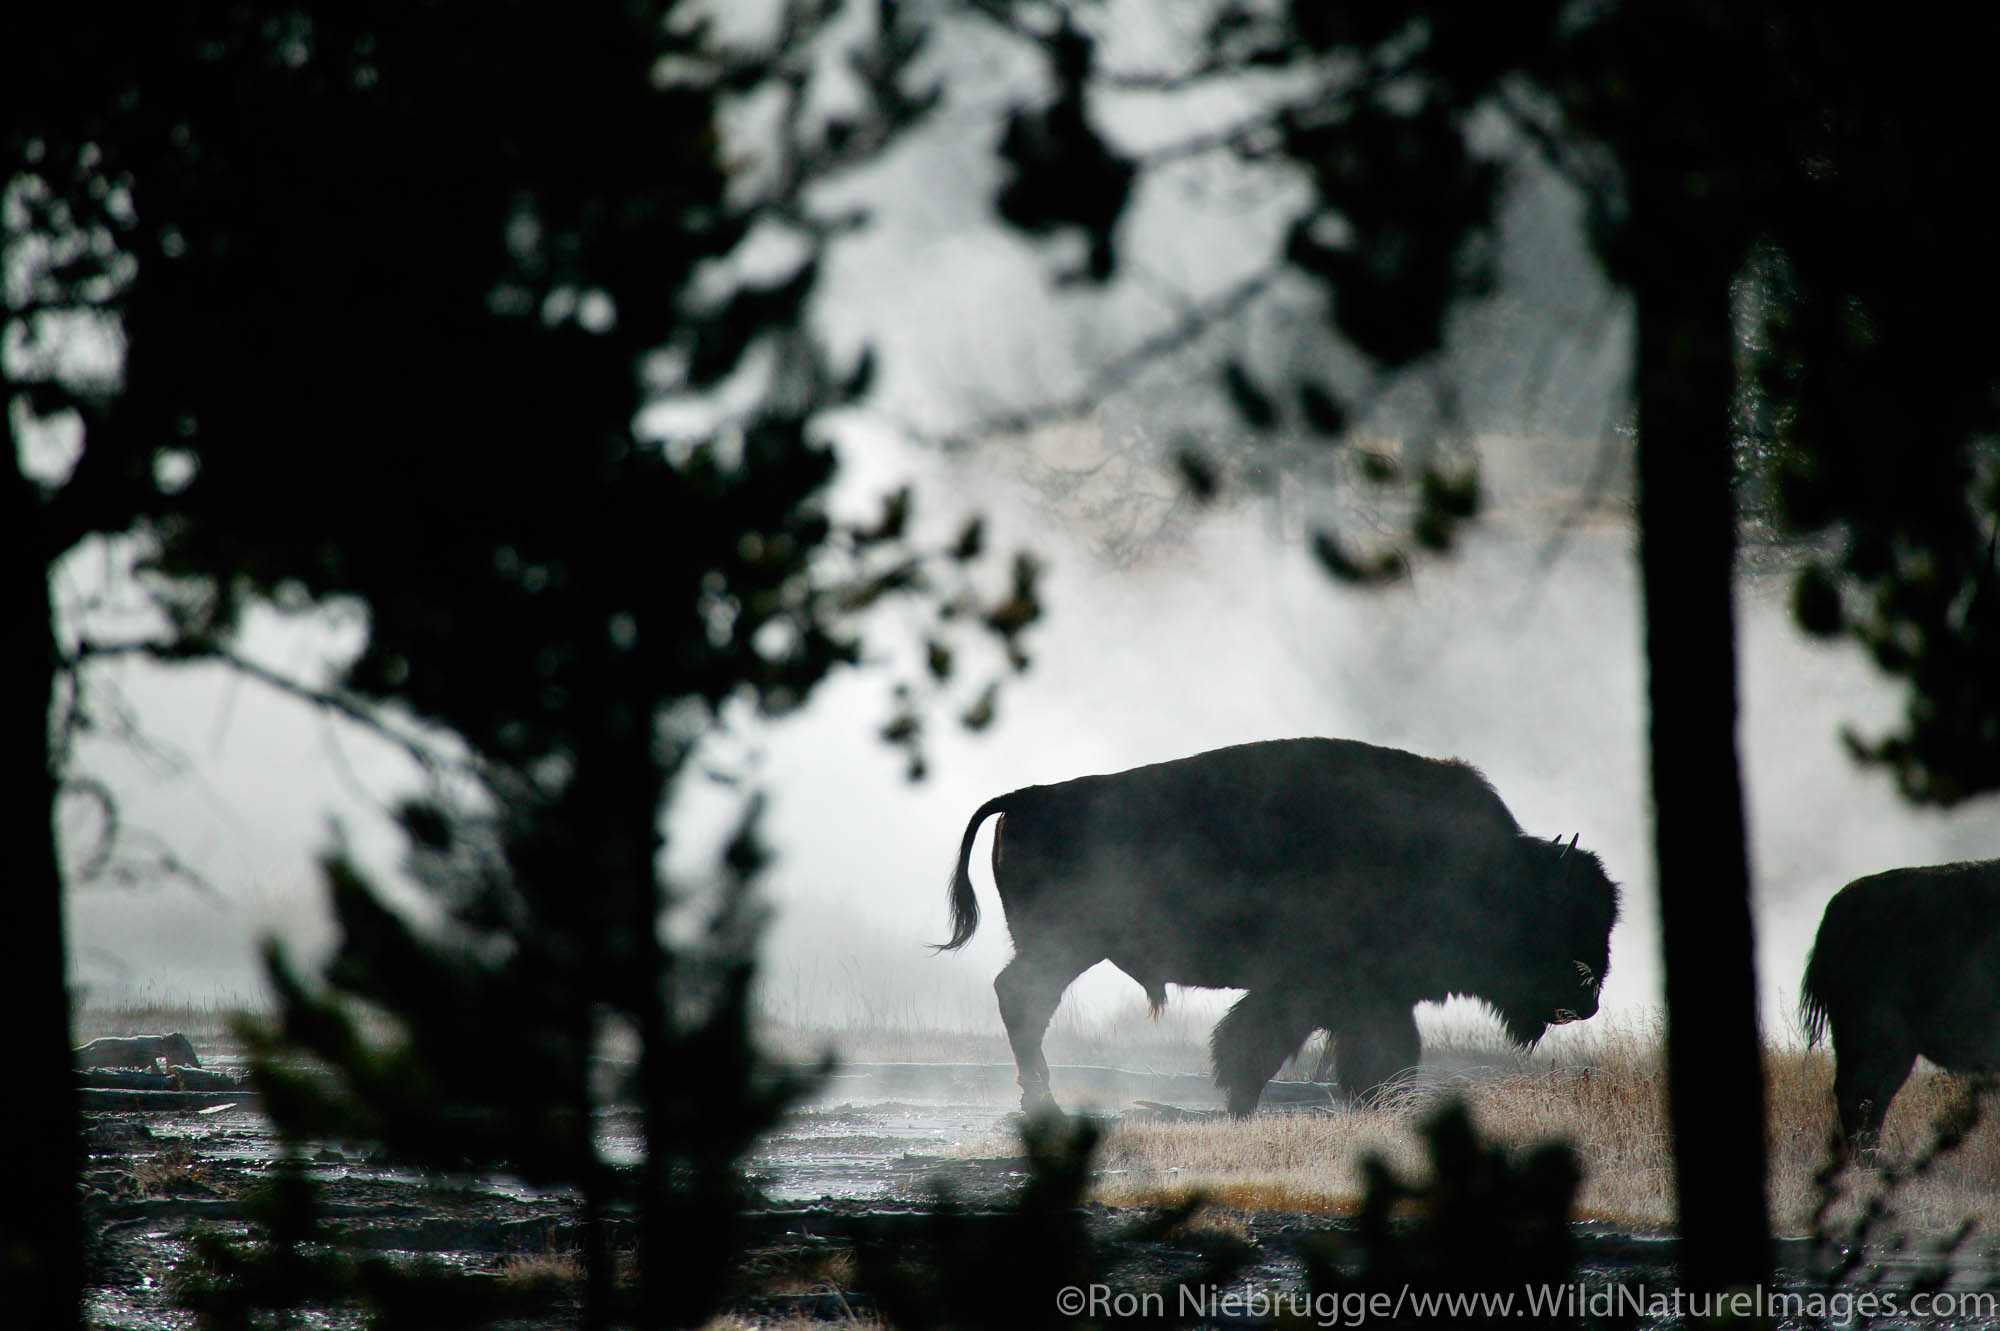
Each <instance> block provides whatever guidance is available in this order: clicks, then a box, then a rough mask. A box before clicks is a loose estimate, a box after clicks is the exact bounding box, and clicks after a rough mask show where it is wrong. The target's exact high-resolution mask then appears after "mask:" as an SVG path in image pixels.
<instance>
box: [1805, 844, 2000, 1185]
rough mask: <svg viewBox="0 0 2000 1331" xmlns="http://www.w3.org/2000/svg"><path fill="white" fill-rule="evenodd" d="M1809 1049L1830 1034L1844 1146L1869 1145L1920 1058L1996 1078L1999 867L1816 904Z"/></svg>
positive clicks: (1921, 874)
mask: <svg viewBox="0 0 2000 1331" xmlns="http://www.w3.org/2000/svg"><path fill="white" fill-rule="evenodd" d="M1799 1016H1800V1018H1801V1020H1802V1021H1803V1023H1804V1025H1805V1029H1806V1040H1807V1042H1808V1043H1809V1044H1815V1045H1816V1044H1818V1043H1819V1042H1820V1040H1821V1039H1823V1038H1824V1037H1825V1036H1826V1035H1827V1034H1828V1032H1829V1031H1831V1033H1832V1036H1833V1097H1834V1104H1835V1105H1836V1107H1837V1108H1838V1109H1839V1112H1840V1131H1841V1137H1842V1142H1843V1145H1844V1147H1846V1148H1850V1149H1855V1150H1863V1151H1865V1150H1868V1149H1871V1148H1872V1147H1873V1146H1874V1145H1875V1143H1876V1134H1877V1133H1878V1132H1879V1131H1880V1130H1881V1127H1882V1119H1883V1116H1884V1115H1886V1114H1887V1113H1888V1112H1889V1102H1890V1101H1891V1100H1893V1099H1895V1098H1896V1092H1897V1090H1898V1089H1899V1088H1900V1087H1901V1086H1902V1084H1903V1082H1904V1081H1905V1080H1906V1079H1907V1078H1908V1077H1909V1075H1910V1068H1911V1067H1912V1065H1914V1064H1915V1063H1916V1061H1917V1055H1918V1054H1922V1055H1923V1056H1924V1057H1925V1058H1928V1059H1929V1060H1930V1061H1931V1062H1933V1063H1935V1064H1937V1065H1938V1066H1939V1067H1941V1068H1944V1069H1946V1070H1947V1071H1951V1072H1958V1073H1966V1074H1971V1075H1975V1076H1980V1075H1983V1076H1992V1075H1994V1074H1996V1073H2000V860H1986V861H1983V862H1981V863H1976V864H1938V865H1930V866H1926V867H1922V868H1915V869H1891V870H1889V871H1888V872H1887V873H1878V874H1871V875H1870V876H1868V877H1866V878H1857V879H1855V880H1854V881H1853V882H1851V883H1849V884H1848V885H1847V886H1846V887H1843V888H1841V889H1840V891H1838V892H1836V893H1834V896H1833V900H1831V901H1829V902H1827V904H1826V914H1825V915H1824V916H1823V917H1822V918H1821V919H1820V924H1819V934H1818V936H1817V937H1816V938H1815V939H1814V940H1813V950H1812V955H1811V957H1809V958H1808V959H1807V961H1806V973H1805V979H1804V981H1803V982H1802V983H1801V984H1800V986H1799Z"/></svg>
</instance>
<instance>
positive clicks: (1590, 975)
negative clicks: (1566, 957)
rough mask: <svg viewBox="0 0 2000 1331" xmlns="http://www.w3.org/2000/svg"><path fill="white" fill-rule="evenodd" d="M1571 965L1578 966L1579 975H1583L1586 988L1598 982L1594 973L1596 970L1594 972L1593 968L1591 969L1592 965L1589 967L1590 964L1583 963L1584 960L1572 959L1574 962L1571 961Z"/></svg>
mask: <svg viewBox="0 0 2000 1331" xmlns="http://www.w3.org/2000/svg"><path fill="white" fill-rule="evenodd" d="M1570 965H1572V966H1574V967H1576V973H1577V974H1578V975H1581V976H1582V977H1583V987H1584V988H1586V989H1588V988H1589V987H1590V986H1591V985H1593V984H1596V983H1597V976H1596V974H1595V973H1594V972H1593V971H1592V970H1591V969H1590V967H1588V966H1586V965H1584V964H1583V963H1582V962H1580V961H1572V962H1571V963H1570Z"/></svg>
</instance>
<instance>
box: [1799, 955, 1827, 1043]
mask: <svg viewBox="0 0 2000 1331" xmlns="http://www.w3.org/2000/svg"><path fill="white" fill-rule="evenodd" d="M1826 1021H1827V1015H1826V977H1824V976H1822V975H1821V974H1820V973H1819V949H1818V948H1817V947H1815V948H1814V949H1813V950H1812V955H1811V956H1809V957H1807V958H1806V974H1805V978H1804V979H1803V980H1801V981H1800V982H1799V1024H1800V1025H1801V1026H1802V1027H1804V1028H1805V1033H1806V1048H1808V1049H1810V1048H1812V1047H1814V1046H1815V1045H1817V1044H1818V1043H1819V1042H1820V1041H1821V1040H1824V1039H1825V1038H1826Z"/></svg>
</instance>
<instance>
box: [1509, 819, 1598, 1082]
mask: <svg viewBox="0 0 2000 1331" xmlns="http://www.w3.org/2000/svg"><path fill="white" fill-rule="evenodd" d="M1522 842H1523V845H1522V849H1523V851H1524V856H1523V859H1524V861H1525V863H1526V864H1527V865H1528V866H1529V872H1528V873H1526V874H1525V875H1524V876H1523V880H1522V882H1521V883H1520V885H1519V886H1520V890H1521V891H1522V893H1523V895H1524V896H1525V897H1526V898H1527V899H1526V900H1525V901H1523V902H1521V903H1520V906H1521V908H1520V909H1519V910H1518V912H1517V913H1514V914H1512V916H1511V920H1512V922H1513V923H1514V924H1515V926H1516V930H1515V931H1514V934H1513V937H1512V939H1511V940H1510V941H1511V946H1509V947H1508V948H1507V949H1506V953H1507V955H1506V957H1505V959H1504V961H1503V962H1502V969H1503V972H1504V973H1503V974H1501V975H1499V976H1496V977H1494V979H1493V980H1492V981H1491V982H1490V983H1489V987H1488V989H1487V991H1486V993H1485V994H1484V997H1485V998H1486V1000H1487V1001H1488V1002H1489V1003H1490V1004H1491V1005H1492V1006H1493V1009H1494V1010H1495V1011H1496V1012H1497V1013H1498V1014H1499V1016H1500V1020H1501V1022H1502V1023H1504V1024H1505V1025H1506V1027H1507V1034H1508V1035H1509V1036H1511V1037H1512V1038H1513V1039H1514V1041H1515V1042H1516V1043H1517V1044H1523V1045H1530V1046H1532V1045H1533V1044H1535V1042H1536V1041H1538V1040H1540V1039H1541V1038H1542V1036H1543V1035H1545V1034H1547V1033H1548V1029H1549V1027H1551V1026H1564V1025H1568V1024H1569V1023H1570V1022H1572V1021H1583V1020H1586V1019H1588V1018H1590V1017H1592V1016H1595V1015H1596V1014H1597V999H1598V994H1599V992H1600V991H1601V990H1602V988H1603V986H1604V973H1605V971H1606V970H1607V969H1609V967H1610V964H1611V926H1612V925H1613V924H1615V923H1616V922H1617V919H1618V887H1617V885H1616V884H1615V883H1613V882H1612V881H1611V879H1610V878H1609V877H1607V876H1606V875H1605V872H1604V865H1603V863H1602V862H1601V861H1600V860H1599V859H1598V858H1597V856H1595V855H1593V854H1591V853H1590V852H1589V851H1587V850H1579V849H1578V848H1577V845H1576V840H1575V838H1571V839H1570V840H1569V842H1568V843H1566V844H1565V843H1564V842H1563V840H1562V839H1561V838H1560V837H1558V838H1556V839H1555V840H1553V841H1543V840H1541V839H1540V838H1537V837H1524V838H1522ZM1496 960H1497V959H1496Z"/></svg>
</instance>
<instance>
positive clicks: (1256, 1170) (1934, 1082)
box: [1094, 1022, 2000, 1240]
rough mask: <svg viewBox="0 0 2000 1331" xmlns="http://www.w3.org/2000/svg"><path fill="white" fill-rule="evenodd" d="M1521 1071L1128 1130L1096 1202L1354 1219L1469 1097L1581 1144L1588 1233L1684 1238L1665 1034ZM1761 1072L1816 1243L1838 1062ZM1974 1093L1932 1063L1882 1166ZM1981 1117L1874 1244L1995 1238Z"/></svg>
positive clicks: (1477, 1111) (1773, 1128)
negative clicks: (1349, 1100) (1423, 1123)
mask: <svg viewBox="0 0 2000 1331" xmlns="http://www.w3.org/2000/svg"><path fill="white" fill-rule="evenodd" d="M1429 1052H1430V1053H1431V1054H1432V1055H1433V1056H1435V1055H1436V1054H1437V1053H1438V1052H1439V1051H1438V1050H1436V1049H1432V1050H1430V1051H1429ZM1457 1052H1458V1053H1460V1054H1463V1055H1466V1056H1467V1057H1470V1056H1472V1055H1473V1054H1475V1053H1477V1051H1476V1050H1474V1049H1470V1048H1467V1049H1461V1050H1459V1051H1457ZM1516 1063H1517V1065H1518V1070H1517V1069H1512V1068H1509V1067H1507V1065H1506V1060H1505V1056H1504V1055H1501V1056H1498V1057H1496V1058H1495V1059H1494V1060H1493V1062H1492V1064H1491V1065H1489V1066H1488V1067H1487V1068H1486V1069H1484V1070H1483V1071H1481V1072H1476V1073H1471V1074H1466V1075H1459V1076H1454V1077H1448V1078H1444V1079H1442V1080H1439V1079H1437V1078H1435V1077H1434V1076H1432V1077H1427V1079H1426V1084H1425V1085H1423V1086H1421V1087H1418V1088H1414V1089H1410V1090H1406V1091H1405V1092H1403V1093H1402V1094H1400V1095H1398V1096H1395V1097H1392V1098H1391V1099H1390V1101H1389V1102H1388V1103H1386V1104H1384V1105H1382V1106H1380V1107H1376V1108H1371V1109H1356V1110H1347V1111H1342V1112H1326V1111H1316V1112H1310V1113H1291V1114H1286V1113H1273V1112H1269V1111H1267V1112H1265V1113H1263V1114H1259V1115H1258V1116H1256V1117H1254V1118H1252V1119H1250V1120H1248V1121H1247V1122H1240V1123H1239V1122H1233V1121H1230V1120H1225V1119H1207V1120H1199V1121H1193V1122H1177V1123H1172V1122H1170V1123H1160V1122H1138V1121H1128V1122H1125V1123H1121V1124H1118V1125H1117V1126H1115V1127H1114V1128H1113V1129H1112V1130H1111V1131H1110V1132H1109V1133H1108V1134H1107V1137H1106V1140H1105V1143H1104V1147H1103V1150H1102V1152H1101V1154H1100V1161H1099V1163H1100V1166H1101V1170H1102V1173H1101V1178H1100V1181H1099V1183H1098V1186H1097V1189H1096V1191H1095V1193H1094V1196H1095V1199H1096V1200H1099V1201H1103V1202H1105V1203H1108V1204H1112V1205H1132V1204H1138V1203H1157V1202H1165V1201H1175V1200H1180V1199H1183V1198H1186V1197H1188V1196H1190V1195H1192V1194H1195V1193H1201V1194H1203V1195H1206V1196H1208V1197H1210V1198H1211V1199H1212V1200H1214V1201H1215V1202H1216V1203H1217V1204H1218V1205H1223V1206H1229V1207H1236V1208H1241V1209H1245V1210H1285V1211H1308V1212H1342V1211H1346V1210H1349V1209H1351V1208H1352V1207H1353V1206H1354V1205H1355V1203H1356V1202H1357V1201H1358V1200H1359V1197H1360V1191H1361V1179H1360V1173H1359V1168H1358V1166H1359V1162H1360V1160H1361V1159H1362V1157H1363V1156H1364V1155H1365V1154H1369V1153H1374V1154H1379V1155H1382V1156H1385V1157H1386V1158H1387V1159H1388V1160H1389V1161H1390V1163H1391V1164H1392V1165H1394V1166H1395V1167H1396V1168H1397V1169H1398V1170H1400V1171H1402V1172H1404V1173H1405V1174H1408V1175H1411V1176H1418V1175H1420V1173H1421V1171H1422V1170H1423V1169H1424V1162H1423V1156H1422V1152H1421V1151H1420V1150H1419V1148H1418V1143H1417V1140H1416V1136H1415V1131H1416V1126H1417V1123H1418V1121H1419V1119H1420V1117H1421V1113H1422V1109H1423V1107H1424V1106H1426V1105H1428V1104H1429V1103H1431V1102H1433V1101H1434V1100H1435V1099H1436V1097H1437V1096H1439V1095H1442V1094H1446V1093H1452V1094H1458V1095H1461V1096H1463V1097H1464V1099H1465V1100H1466V1102H1467V1104H1468V1105H1469V1106H1470V1108H1471V1110H1472V1115H1473V1120H1474V1122H1475V1124H1476V1125H1477V1126H1478V1128H1479V1130H1480V1132H1481V1133H1482V1134H1484V1135H1486V1136H1488V1137H1489V1138H1491V1139H1493V1140H1496V1141H1499V1142H1503V1143H1507V1144H1510V1145H1514V1146H1518V1147H1522V1148H1526V1147H1528V1146H1530V1145H1533V1144H1535V1143H1538V1142H1542V1141H1547V1140H1550V1139H1556V1140H1561V1141H1565V1142H1567V1143H1569V1145H1570V1146H1571V1148H1572V1149H1574V1150H1575V1151H1576V1153H1577V1157H1578V1160H1579V1162H1580V1163H1581V1165H1582V1167H1583V1170H1584V1182H1583V1187H1582V1189H1581V1191H1580V1193H1579V1195H1578V1198H1577V1211H1576V1214H1577V1218H1578V1219H1587V1220H1600V1221H1604V1222H1607V1223H1612V1224H1617V1225H1620V1226H1624V1227H1628V1228H1634V1229H1641V1230H1663V1229H1666V1228H1669V1227H1671V1225H1672V1224H1673V1221H1674V1213H1675V1194H1674V1159H1673V1140H1672V1133H1671V1130H1670V1128H1669V1125H1668V1121H1667V1111H1666V1104H1667V1078H1666V1067H1665V1061H1664V1052H1663V1049H1662V1046H1661V1043H1660V1040H1659V1031H1658V1028H1657V1026H1656V1025H1654V1024H1652V1023H1647V1022H1641V1023H1628V1024H1625V1025H1622V1026H1621V1025H1619V1024H1616V1023H1611V1024H1606V1025H1603V1026H1601V1027H1600V1028H1599V1029H1598V1030H1596V1031H1594V1032H1592V1033H1591V1034H1590V1035H1589V1036H1588V1037H1587V1038H1581V1039H1579V1038H1577V1037H1576V1036H1574V1035H1571V1036H1567V1037H1566V1039H1565V1040H1564V1042H1563V1043H1562V1044H1560V1045H1558V1046H1554V1047H1552V1048H1550V1049H1546V1050H1544V1051H1542V1052H1540V1053H1538V1054H1536V1055H1535V1056H1533V1057H1532V1058H1527V1059H1520V1060H1516ZM1765 1068H1766V1077H1767V1079H1768V1091H1767V1094H1768V1101H1767V1108H1768V1122H1769V1138H1768V1140H1769V1151H1770V1161H1771V1176H1770V1179H1771V1181H1770V1198H1771V1217H1772V1222H1773V1224H1774V1226H1775V1227H1776V1228H1777V1230H1778V1232H1779V1233H1781V1234H1788V1235H1806V1234H1809V1233H1810V1232H1811V1231H1812V1227H1813V1224H1814V1217H1815V1213H1816V1212H1817V1210H1818V1208H1819V1206H1820V1202H1821V1193H1820V1191H1819V1187H1818V1184H1817V1183H1816V1177H1817V1175H1818V1174H1819V1173H1820V1172H1821V1170H1822V1169H1823V1168H1824V1166H1825V1164H1826V1162H1827V1160H1828V1159H1829V1158H1830V1157H1829V1154H1828V1152H1829V1147H1830V1143H1831V1140H1832V1132H1833V1127H1834V1114H1833V1090H1832V1083H1833V1062H1832V1058H1831V1056H1830V1055H1829V1054H1828V1053H1826V1052H1825V1051H1824V1050H1802V1049H1796V1048H1793V1049H1773V1050H1771V1051H1770V1052H1769V1053H1768V1054H1767V1055H1766V1059H1765ZM1965 1096H1966V1090H1965V1087H1964V1085H1963V1084H1962V1083H1960V1082H1959V1081H1957V1080H1956V1079H1954V1078H1951V1077H1949V1076H1946V1075H1944V1074H1942V1073H1938V1072H1935V1071H1933V1070H1931V1069H1930V1068H1929V1067H1928V1066H1927V1065H1920V1067H1919V1070H1918V1072H1917V1073H1916V1074H1914V1075H1913V1076H1912V1077H1911V1079H1910V1081H1909V1084H1908V1085H1907V1086H1906V1087H1905V1088H1904V1090H1903V1092H1902V1094H1901V1095H1899V1096H1898V1097H1897V1099H1896V1102H1895V1105H1894V1107H1893V1108H1892V1109H1891V1111H1890V1114H1889V1118H1888V1122H1887V1124H1886V1125H1885V1127H1884V1130H1883V1150H1882V1154H1881V1157H1880V1160H1879V1164H1880V1165H1881V1166H1885V1167H1887V1169H1888V1170H1890V1171H1895V1170H1899V1169H1902V1168H1904V1167H1906V1166H1907V1165H1908V1164H1909V1163H1910V1162H1912V1161H1914V1160H1916V1159H1917V1158H1918V1157H1919V1156H1921V1155H1922V1154H1923V1153H1925V1151H1926V1150H1927V1148H1928V1147H1929V1145H1930V1143H1931V1142H1932V1140H1933V1137H1934V1134H1935V1126H1934V1125H1936V1124H1937V1123H1939V1122H1940V1121H1941V1120H1943V1119H1944V1118H1946V1117H1947V1116H1949V1115H1950V1114H1952V1113H1953V1112H1955V1111H1962V1110H1963V1107H1964V1104H1965ZM1984 1109H1985V1113H1984V1115H1983V1116H1982V1117H1981V1119H1980V1121H1979V1122H1978V1123H1977V1125H1976V1126H1975V1127H1974V1128H1973V1130H1972V1131H1971V1132H1970V1133H1969V1134H1968V1135H1967V1137H1966V1139H1965V1140H1964V1141H1963V1142H1962V1143H1961V1144H1960V1145H1959V1146H1958V1147H1957V1148H1956V1149H1954V1150H1953V1151H1952V1152H1951V1153H1950V1154H1949V1155H1947V1156H1945V1157H1944V1158H1943V1159H1941V1160H1940V1161H1938V1162H1937V1164H1936V1165H1935V1166H1934V1167H1933V1168H1931V1169H1930V1170H1928V1171H1927V1172H1925V1173H1924V1174H1923V1175H1922V1176H1920V1177H1916V1178H1911V1179H1907V1180H1904V1181H1902V1182H1901V1183H1900V1185H1899V1186H1898V1187H1897V1189H1896V1191H1895V1193H1894V1196H1893V1198H1892V1199H1891V1212H1892V1215H1893V1223H1892V1224H1891V1225H1890V1227H1889V1228H1888V1229H1887V1230H1886V1231H1878V1232H1877V1237H1878V1238H1881V1239H1884V1240H1892V1239H1893V1238H1894V1237H1895V1235H1897V1234H1899V1233H1900V1234H1904V1235H1907V1236H1909V1237H1910V1238H1911V1239H1913V1240H1914V1239H1917V1238H1919V1237H1921V1236H1924V1235H1938V1234H1943V1233H1947V1232H1950V1231H1952V1230H1954V1229H1956V1228H1957V1227H1958V1226H1959V1225H1960V1224H1961V1223H1962V1222H1964V1221H1965V1220H1967V1219H1973V1220H1976V1221H1977V1222H1978V1227H1979V1229H1980V1231H1982V1232H1989V1233H1990V1232H1994V1231H1995V1230H1996V1228H2000V1103H1995V1102H1993V1101H1990V1100H1989V1102H1988V1103H1987V1104H1986V1105H1985V1106H1984ZM1883 1179H1884V1171H1883V1170H1881V1169H1878V1168H1875V1167H1851V1168H1850V1169H1848V1170H1847V1171H1846V1172H1845V1173H1844V1174H1843V1175H1842V1176H1841V1178H1840V1180H1839V1184H1840V1197H1839V1200H1838V1202H1837V1204H1836V1205H1835V1206H1834V1207H1833V1208H1832V1209H1831V1210H1830V1211H1829V1212H1828V1213H1827V1218H1828V1219H1829V1220H1830V1221H1831V1222H1832V1223H1833V1225H1834V1226H1835V1228H1836V1230H1837V1229H1838V1228H1839V1226H1841V1225H1842V1224H1844V1223H1846V1222H1849V1221H1851V1220H1852V1218H1853V1217H1854V1216H1855V1215H1857V1214H1858V1213H1859V1210H1860V1208H1861V1207H1862V1206H1863V1205H1864V1204H1865V1203H1866V1202H1867V1201H1868V1200H1869V1199H1870V1198H1871V1197H1874V1196H1876V1195H1878V1194H1880V1193H1881V1191H1882V1189H1883Z"/></svg>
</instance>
